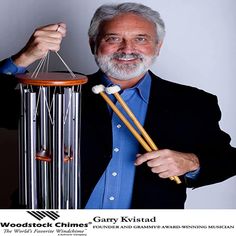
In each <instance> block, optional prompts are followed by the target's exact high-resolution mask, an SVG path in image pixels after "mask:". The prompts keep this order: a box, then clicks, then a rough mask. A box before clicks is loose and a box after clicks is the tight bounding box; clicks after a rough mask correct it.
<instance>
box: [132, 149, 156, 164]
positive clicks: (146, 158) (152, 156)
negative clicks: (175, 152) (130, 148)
mask: <svg viewBox="0 0 236 236" xmlns="http://www.w3.org/2000/svg"><path fill="white" fill-rule="evenodd" d="M157 157H159V151H153V152H148V153H145V154H143V155H139V156H138V157H137V159H136V161H135V163H134V164H135V165H136V166H139V165H141V164H143V163H144V162H146V161H149V160H152V159H155V158H157Z"/></svg>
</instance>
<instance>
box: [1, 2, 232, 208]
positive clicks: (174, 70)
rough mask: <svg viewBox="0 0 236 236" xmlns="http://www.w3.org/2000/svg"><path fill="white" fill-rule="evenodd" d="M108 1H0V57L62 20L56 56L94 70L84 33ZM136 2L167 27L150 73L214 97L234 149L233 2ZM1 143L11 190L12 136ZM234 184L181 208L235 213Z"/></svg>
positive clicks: (205, 190) (198, 192)
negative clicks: (38, 30) (63, 34)
mask: <svg viewBox="0 0 236 236" xmlns="http://www.w3.org/2000/svg"><path fill="white" fill-rule="evenodd" d="M107 2H109V3H110V2H112V1H104V0H96V1H95V0H67V1H60V0H40V1H38V0H21V1H19V0H1V6H0V59H3V58H5V57H8V56H10V55H12V54H14V53H16V52H17V51H18V50H20V49H21V48H22V47H23V46H24V44H25V43H26V41H27V40H28V38H29V37H30V35H31V33H32V32H33V30H34V29H35V28H36V27H38V26H41V25H45V24H50V23H56V22H65V23H66V24H67V28H68V33H67V37H66V38H65V40H64V41H63V44H62V48H61V51H60V54H61V55H62V57H63V58H64V59H65V61H66V62H67V64H69V65H70V67H71V68H72V69H73V70H74V71H79V72H82V73H93V72H95V71H96V70H97V67H96V65H95V63H94V60H93V56H92V54H91V53H90V49H89V45H88V38H87V29H88V26H89V22H90V19H91V17H92V15H93V13H94V11H95V9H96V8H97V7H98V6H100V5H101V4H103V3H107ZM113 2H115V3H119V2H123V1H119V0H117V1H113ZM136 2H137V1H136ZM140 2H141V3H143V4H146V5H148V6H150V7H152V8H154V9H155V10H158V11H159V12H160V13H161V16H162V18H163V19H164V21H165V23H166V31H167V34H166V38H165V41H164V44H163V48H162V50H161V53H160V56H159V58H158V60H157V61H156V63H155V65H154V66H153V68H152V71H153V72H155V73H156V74H157V75H159V76H160V77H162V78H164V79H167V80H171V81H175V82H178V83H183V84H187V85H192V86H195V87H198V88H201V89H203V90H206V91H208V92H210V93H213V94H215V95H217V96H218V99H219V105H220V107H221V110H222V113H223V116H222V120H221V123H220V125H221V128H222V129H223V130H225V131H226V132H227V133H229V134H230V135H231V138H232V141H231V144H232V145H233V146H236V122H235V120H236V106H235V101H236V93H235V92H234V91H235V88H236V82H235V74H236V66H235V61H236V27H235V22H236V14H235V12H236V1H235V0H155V1H154V0H142V1H140ZM52 69H64V68H63V65H62V64H61V63H60V62H52ZM13 141H14V142H13ZM12 143H13V144H12ZM0 145H1V146H0V149H1V150H2V155H3V156H4V157H5V156H6V154H5V153H7V157H8V161H5V162H6V165H5V166H4V167H0V169H2V168H4V169H7V168H9V170H14V171H8V173H7V174H5V175H4V176H3V174H1V179H2V178H3V180H1V182H0V184H1V186H7V187H9V186H10V187H9V188H10V189H13V188H14V184H15V183H16V178H15V177H14V176H16V174H17V170H16V169H14V168H12V169H11V165H12V163H10V162H11V154H14V155H15V152H16V151H15V150H16V149H17V145H16V135H15V133H14V132H13V131H5V130H1V133H0ZM6 145H9V146H10V145H11V146H10V147H11V148H10V150H7V151H6V148H5V147H6ZM3 164H4V163H3ZM3 164H2V166H3ZM0 173H2V171H0ZM6 179H8V182H6V181H5V180H6ZM13 179H14V180H13ZM235 186H236V177H232V178H231V179H229V180H226V181H224V182H222V183H219V184H215V185H211V186H206V187H202V188H199V189H195V190H188V199H187V203H186V208H192V209H193V208H200V209H202V208H206V209H209V208H226V209H227V208H228V209H230V208H233V209H235V208H236V200H235V199H236V187H235ZM1 189H2V187H1Z"/></svg>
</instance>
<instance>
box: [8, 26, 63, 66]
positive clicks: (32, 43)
mask: <svg viewBox="0 0 236 236" xmlns="http://www.w3.org/2000/svg"><path fill="white" fill-rule="evenodd" d="M65 35H66V25H65V24H64V23H58V24H51V25H47V26H43V27H40V28H38V29H36V30H35V31H34V33H33V34H32V36H31V37H30V39H29V41H28V43H27V44H26V46H25V47H24V48H23V49H22V50H21V51H20V52H19V53H17V54H16V55H15V56H13V57H12V58H13V61H14V63H15V64H16V65H17V66H22V67H27V66H29V65H30V64H32V63H33V62H35V61H36V60H38V59H41V58H43V57H44V56H45V55H46V54H47V52H48V51H49V50H51V51H59V49H60V45H61V41H62V38H63V37H65Z"/></svg>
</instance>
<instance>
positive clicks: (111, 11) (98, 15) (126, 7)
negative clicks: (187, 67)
mask: <svg viewBox="0 0 236 236" xmlns="http://www.w3.org/2000/svg"><path fill="white" fill-rule="evenodd" d="M123 13H133V14H135V15H138V16H142V17H143V18H145V19H147V20H149V21H150V22H153V23H154V24H155V26H156V34H157V40H158V41H163V39H164V37H165V23H164V21H163V20H162V19H161V17H160V14H159V12H157V11H154V10H152V9H151V8H150V7H147V6H145V5H142V4H138V3H134V2H126V3H121V4H104V5H102V6H100V7H99V8H98V9H97V10H96V12H95V13H94V16H93V18H92V20H91V22H90V27H89V30H88V35H89V38H90V39H92V40H93V41H94V42H95V41H96V40H97V36H98V35H99V30H100V29H99V27H100V25H101V23H102V22H104V21H106V20H111V19H112V18H114V17H115V16H117V15H119V14H123Z"/></svg>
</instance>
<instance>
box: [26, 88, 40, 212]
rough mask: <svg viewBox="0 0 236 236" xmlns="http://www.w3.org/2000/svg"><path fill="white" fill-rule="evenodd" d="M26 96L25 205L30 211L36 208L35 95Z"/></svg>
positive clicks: (27, 94)
mask: <svg viewBox="0 0 236 236" xmlns="http://www.w3.org/2000/svg"><path fill="white" fill-rule="evenodd" d="M25 96H26V107H28V108H29V109H27V110H26V121H27V126H26V127H25V129H26V136H27V147H26V155H27V205H28V207H29V208H31V209H35V208H37V207H38V205H37V188H36V182H37V179H36V160H35V156H36V117H35V112H36V93H35V92H29V93H28V92H27V93H25Z"/></svg>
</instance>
